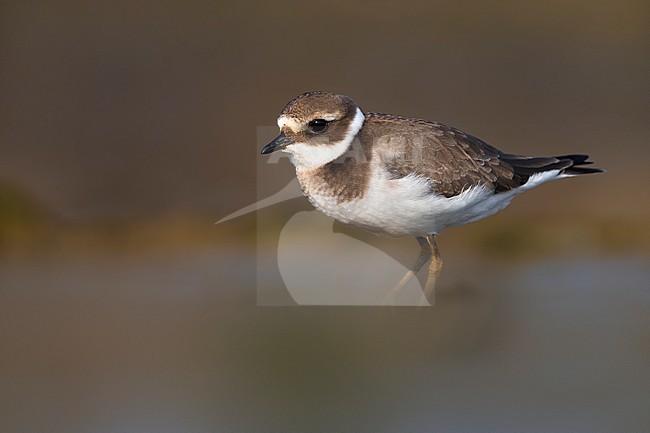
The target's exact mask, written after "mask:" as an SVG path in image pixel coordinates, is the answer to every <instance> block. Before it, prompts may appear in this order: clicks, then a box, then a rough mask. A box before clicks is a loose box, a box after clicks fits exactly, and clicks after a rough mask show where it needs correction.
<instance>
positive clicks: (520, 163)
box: [501, 154, 604, 178]
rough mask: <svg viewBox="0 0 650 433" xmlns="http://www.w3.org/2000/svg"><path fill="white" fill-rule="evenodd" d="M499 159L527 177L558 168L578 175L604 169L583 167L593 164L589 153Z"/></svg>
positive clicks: (507, 155)
mask: <svg viewBox="0 0 650 433" xmlns="http://www.w3.org/2000/svg"><path fill="white" fill-rule="evenodd" d="M501 159H502V160H504V161H506V162H507V163H508V164H510V165H511V166H512V167H513V168H514V170H515V173H516V174H518V175H520V176H522V177H524V178H528V177H530V176H532V175H533V174H535V173H540V172H543V171H549V170H560V173H561V174H564V175H568V176H578V175H581V174H589V173H601V172H603V171H604V170H602V169H600V168H595V167H583V166H585V165H590V164H593V162H592V161H588V159H589V155H580V154H576V155H561V156H536V157H529V156H520V155H509V154H506V155H502V156H501Z"/></svg>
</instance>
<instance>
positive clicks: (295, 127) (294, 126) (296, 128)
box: [278, 116, 305, 132]
mask: <svg viewBox="0 0 650 433" xmlns="http://www.w3.org/2000/svg"><path fill="white" fill-rule="evenodd" d="M285 127H286V128H289V129H290V130H292V131H293V132H300V131H302V130H303V129H305V125H301V124H300V123H298V122H297V121H296V119H294V118H292V117H288V116H280V117H278V128H280V129H282V128H285Z"/></svg>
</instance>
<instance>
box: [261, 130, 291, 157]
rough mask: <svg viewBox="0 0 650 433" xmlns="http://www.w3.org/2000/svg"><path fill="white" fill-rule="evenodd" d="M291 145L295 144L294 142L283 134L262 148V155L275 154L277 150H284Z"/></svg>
mask: <svg viewBox="0 0 650 433" xmlns="http://www.w3.org/2000/svg"><path fill="white" fill-rule="evenodd" d="M291 143H293V141H291V139H290V138H289V137H287V136H286V135H284V132H281V133H280V135H278V136H277V137H275V138H274V139H273V141H271V142H270V143H269V144H267V145H266V146H264V147H263V148H262V155H266V154H269V153H273V152H275V151H276V150H282V149H284V148H285V147H287V146H288V145H290V144H291Z"/></svg>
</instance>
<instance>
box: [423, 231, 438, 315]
mask: <svg viewBox="0 0 650 433" xmlns="http://www.w3.org/2000/svg"><path fill="white" fill-rule="evenodd" d="M426 241H427V243H428V244H429V247H430V251H431V253H430V254H431V262H430V263H429V275H427V283H426V285H425V286H424V296H425V297H426V298H427V299H428V300H429V303H430V304H431V305H435V302H436V299H435V298H436V294H435V289H436V280H437V279H438V276H439V275H440V272H441V271H442V258H441V257H440V250H438V244H437V243H436V235H429V236H427V237H426Z"/></svg>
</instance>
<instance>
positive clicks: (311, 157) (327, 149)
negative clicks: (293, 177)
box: [283, 108, 365, 171]
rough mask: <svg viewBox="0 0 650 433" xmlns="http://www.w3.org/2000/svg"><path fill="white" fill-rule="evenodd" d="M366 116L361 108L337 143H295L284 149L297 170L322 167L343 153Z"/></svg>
mask: <svg viewBox="0 0 650 433" xmlns="http://www.w3.org/2000/svg"><path fill="white" fill-rule="evenodd" d="M364 120H365V116H364V115H363V113H362V112H361V110H360V109H359V108H357V112H356V113H355V114H354V118H353V119H352V122H350V125H349V126H348V132H347V133H346V134H345V137H343V139H342V140H341V141H339V142H337V143H329V144H320V145H313V144H308V143H293V144H290V145H289V146H287V147H286V148H285V149H283V152H286V153H288V154H289V160H291V163H292V164H293V165H295V166H296V170H297V171H302V170H308V169H311V168H316V167H320V166H322V165H325V164H327V163H328V162H331V161H334V160H335V159H336V158H338V157H339V156H341V155H343V153H345V151H346V150H348V148H349V147H350V144H352V140H354V137H355V136H356V135H357V133H358V132H359V131H360V130H361V127H362V126H363V122H364Z"/></svg>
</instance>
